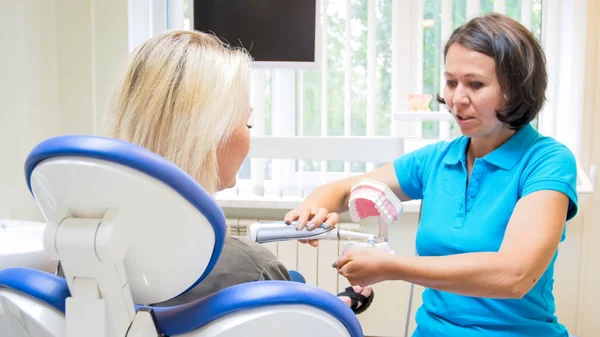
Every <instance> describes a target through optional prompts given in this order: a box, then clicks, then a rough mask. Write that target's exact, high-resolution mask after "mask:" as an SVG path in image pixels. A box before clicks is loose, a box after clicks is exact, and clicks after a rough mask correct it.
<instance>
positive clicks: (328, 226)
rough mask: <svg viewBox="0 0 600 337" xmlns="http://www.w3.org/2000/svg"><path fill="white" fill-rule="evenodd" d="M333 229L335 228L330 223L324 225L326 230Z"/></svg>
mask: <svg viewBox="0 0 600 337" xmlns="http://www.w3.org/2000/svg"><path fill="white" fill-rule="evenodd" d="M331 227H333V226H332V225H330V224H328V223H324V224H323V228H325V229H330V228H331Z"/></svg>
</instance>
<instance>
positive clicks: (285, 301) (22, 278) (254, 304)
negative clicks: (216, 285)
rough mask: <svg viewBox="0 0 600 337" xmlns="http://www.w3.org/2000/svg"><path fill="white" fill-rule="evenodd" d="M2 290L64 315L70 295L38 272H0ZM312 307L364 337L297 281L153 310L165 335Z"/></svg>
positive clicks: (250, 286) (323, 296) (347, 317)
mask: <svg viewBox="0 0 600 337" xmlns="http://www.w3.org/2000/svg"><path fill="white" fill-rule="evenodd" d="M0 288H8V289H12V290H14V291H17V292H20V293H22V294H27V295H29V296H31V297H33V298H37V299H39V300H41V301H43V302H45V303H47V304H49V305H50V306H52V307H54V308H55V309H56V310H58V311H60V312H62V313H64V312H65V301H66V299H67V298H68V297H69V296H70V293H69V288H68V286H67V282H66V280H65V279H63V278H61V277H58V276H55V275H52V274H49V273H46V272H43V271H39V270H33V269H26V268H10V269H5V270H0ZM293 304H300V305H302V304H303V305H309V306H312V307H315V308H318V309H321V310H323V311H325V312H327V313H329V314H331V315H333V316H334V317H337V318H338V319H339V320H340V321H341V322H342V324H344V326H345V327H346V328H347V329H348V331H349V332H350V336H352V337H362V336H363V334H362V328H361V326H360V324H359V322H358V320H357V319H356V316H354V314H353V313H352V311H350V310H349V309H348V307H347V306H346V305H345V304H344V303H343V302H342V301H340V300H338V299H337V298H335V297H334V296H331V294H329V293H327V292H326V291H324V290H321V289H318V288H315V287H311V286H307V285H304V284H301V283H298V282H287V281H259V282H249V283H243V284H239V285H236V286H233V287H230V288H226V289H223V290H221V291H219V292H217V293H215V294H213V295H211V296H208V297H205V298H203V299H199V300H197V301H194V302H190V303H187V304H183V305H178V306H171V307H152V306H139V305H136V310H139V309H140V308H150V309H152V310H153V311H154V313H155V317H156V321H157V325H158V329H159V331H160V332H161V333H163V334H164V335H166V336H173V335H178V334H183V333H188V332H191V331H194V330H196V329H198V328H200V327H202V326H204V325H206V324H208V323H210V322H212V321H214V320H216V319H218V318H221V317H223V316H225V315H228V314H232V313H235V312H239V311H242V310H249V309H254V308H260V307H266V306H273V305H293Z"/></svg>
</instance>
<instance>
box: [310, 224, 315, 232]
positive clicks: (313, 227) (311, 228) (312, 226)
mask: <svg viewBox="0 0 600 337" xmlns="http://www.w3.org/2000/svg"><path fill="white" fill-rule="evenodd" d="M313 229H315V224H314V223H308V230H309V231H312V230H313Z"/></svg>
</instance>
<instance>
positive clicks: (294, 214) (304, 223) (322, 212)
mask: <svg viewBox="0 0 600 337" xmlns="http://www.w3.org/2000/svg"><path fill="white" fill-rule="evenodd" d="M339 220H340V218H339V216H338V214H337V213H329V212H328V211H327V209H325V208H323V207H321V208H308V207H302V206H300V207H298V208H296V209H293V210H291V211H289V212H288V213H287V214H286V215H285V217H284V221H285V223H287V224H290V223H292V222H293V221H296V229H297V230H299V231H300V230H303V229H304V228H306V229H307V230H309V231H312V230H314V229H315V228H318V227H319V226H321V225H324V226H325V228H332V227H335V226H336V225H337V224H338V222H339ZM299 241H300V242H302V243H308V244H310V245H311V246H313V247H317V246H318V245H319V240H299Z"/></svg>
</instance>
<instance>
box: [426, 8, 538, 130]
mask: <svg viewBox="0 0 600 337" xmlns="http://www.w3.org/2000/svg"><path fill="white" fill-rule="evenodd" d="M455 43H456V44H459V45H461V46H463V47H465V48H467V49H471V50H474V51H477V52H479V53H482V54H485V55H487V56H490V57H492V58H493V59H494V61H495V62H496V76H497V77H498V81H499V83H500V87H501V88H502V91H503V92H504V95H505V97H506V101H505V104H504V106H503V107H501V108H500V110H499V111H497V112H496V114H497V116H498V120H500V121H501V122H503V123H506V124H508V125H509V126H510V128H511V129H520V128H521V127H523V126H525V125H527V124H528V123H529V122H531V121H532V120H534V119H535V117H536V116H537V115H538V113H539V112H540V110H541V109H542V106H543V105H544V102H545V100H546V86H547V85H548V75H547V73H546V56H545V55H544V50H543V48H542V46H541V45H540V43H539V41H538V40H537V39H536V38H535V36H533V34H532V33H531V32H530V31H529V30H528V29H527V28H525V26H523V25H522V24H520V23H519V22H517V21H515V20H513V19H511V18H509V17H507V16H504V15H501V14H497V13H493V14H488V15H485V16H481V17H477V18H474V19H472V20H470V21H469V22H467V23H466V24H464V25H462V26H460V27H458V28H457V29H456V30H455V31H454V32H453V33H452V35H451V36H450V39H449V40H448V42H447V43H446V46H445V47H444V62H445V60H446V56H447V54H448V49H450V47H451V46H452V45H454V44H455ZM437 100H438V102H440V103H442V104H446V102H445V101H444V99H443V98H442V97H440V95H438V96H437Z"/></svg>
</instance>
